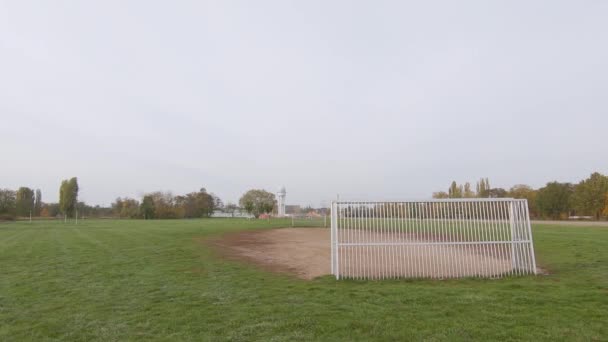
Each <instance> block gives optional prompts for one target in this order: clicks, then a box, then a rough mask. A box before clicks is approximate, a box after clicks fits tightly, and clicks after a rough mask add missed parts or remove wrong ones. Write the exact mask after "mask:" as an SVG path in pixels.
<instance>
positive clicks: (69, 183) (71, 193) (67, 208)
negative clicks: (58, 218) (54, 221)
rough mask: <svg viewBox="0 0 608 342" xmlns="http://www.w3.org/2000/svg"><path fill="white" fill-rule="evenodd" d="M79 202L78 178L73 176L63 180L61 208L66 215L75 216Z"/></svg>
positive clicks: (60, 194)
mask: <svg viewBox="0 0 608 342" xmlns="http://www.w3.org/2000/svg"><path fill="white" fill-rule="evenodd" d="M77 204H78V179H77V178H76V177H72V178H70V179H69V180H67V179H65V180H63V181H62V182H61V187H60V188H59V209H60V210H61V213H62V214H63V215H64V217H65V218H66V219H67V217H68V216H73V215H74V214H75V212H76V205H77Z"/></svg>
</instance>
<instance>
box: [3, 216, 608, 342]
mask: <svg viewBox="0 0 608 342" xmlns="http://www.w3.org/2000/svg"><path fill="white" fill-rule="evenodd" d="M290 225H291V221H290V220H271V221H266V220H244V219H201V220H166V221H165V220H158V221H143V220H111V221H110V220H95V221H94V220H91V221H89V220H86V221H83V222H79V224H78V225H77V226H76V225H74V224H73V223H68V224H64V223H63V222H60V221H38V222H33V223H28V222H18V223H2V224H0V340H2V341H23V340H32V341H41V340H100V341H110V340H197V341H200V340H214V341H216V340H264V341H268V340H286V341H287V340H288V341H293V340H302V341H309V340H420V339H428V340H449V341H454V340H471V339H476V340H505V339H520V340H551V341H554V340H606V339H608V324H606V322H607V320H606V317H608V227H599V226H593V227H591V226H589V227H585V226H563V225H540V224H535V225H534V226H533V234H534V242H535V250H536V257H537V263H538V265H539V266H540V267H541V268H542V269H543V270H545V271H547V272H548V273H549V274H547V275H540V276H527V277H515V278H505V279H498V280H491V279H450V280H390V281H353V280H340V281H336V280H335V278H334V277H332V276H324V277H321V278H316V279H313V280H302V279H300V278H297V277H294V276H292V275H289V274H281V273H272V272H268V271H266V270H264V269H262V268H259V267H256V266H253V265H250V264H247V263H246V262H242V261H237V260H234V259H229V258H228V259H227V258H224V257H223V256H222V255H221V253H219V252H218V251H217V250H215V249H213V248H211V247H210V243H209V242H208V240H209V239H213V238H215V237H217V236H218V235H219V234H223V233H229V232H237V231H243V230H252V229H267V228H277V227H289V226H290ZM328 243H329V242H328Z"/></svg>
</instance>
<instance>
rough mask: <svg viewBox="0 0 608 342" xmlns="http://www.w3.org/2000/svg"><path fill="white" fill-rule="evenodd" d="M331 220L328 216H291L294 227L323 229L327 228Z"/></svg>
mask: <svg viewBox="0 0 608 342" xmlns="http://www.w3.org/2000/svg"><path fill="white" fill-rule="evenodd" d="M328 224H329V219H328V218H327V215H310V214H297V215H296V214H294V215H291V226H292V227H323V228H327V227H328Z"/></svg>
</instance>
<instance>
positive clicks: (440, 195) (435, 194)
mask: <svg viewBox="0 0 608 342" xmlns="http://www.w3.org/2000/svg"><path fill="white" fill-rule="evenodd" d="M433 198H437V199H442V198H450V195H449V194H448V193H447V192H445V191H437V192H433Z"/></svg>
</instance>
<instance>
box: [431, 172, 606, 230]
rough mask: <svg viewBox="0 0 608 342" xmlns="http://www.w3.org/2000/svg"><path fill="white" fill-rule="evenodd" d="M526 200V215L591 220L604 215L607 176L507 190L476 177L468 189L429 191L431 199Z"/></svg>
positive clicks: (457, 187)
mask: <svg viewBox="0 0 608 342" xmlns="http://www.w3.org/2000/svg"><path fill="white" fill-rule="evenodd" d="M501 197H510V198H518V199H526V200H527V201H528V209H529V212H530V216H531V217H533V218H544V219H567V218H568V217H572V216H578V217H590V218H593V219H595V220H600V219H606V218H608V176H605V175H603V174H601V173H599V172H594V173H592V174H591V175H590V176H589V177H588V178H586V179H583V180H581V181H580V182H578V183H576V184H572V183H560V182H557V181H554V182H549V183H547V184H546V185H545V186H544V187H541V188H539V189H533V188H532V187H530V186H528V185H525V184H518V185H515V186H513V187H511V188H510V189H509V190H506V189H503V188H492V187H491V186H490V182H489V180H488V178H482V179H480V180H479V181H478V182H477V184H476V187H475V191H473V190H472V189H471V184H470V183H468V182H467V183H465V184H464V185H458V184H457V183H456V182H455V181H453V182H452V184H450V187H449V188H448V191H447V192H446V191H439V192H434V193H433V198H501Z"/></svg>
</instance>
